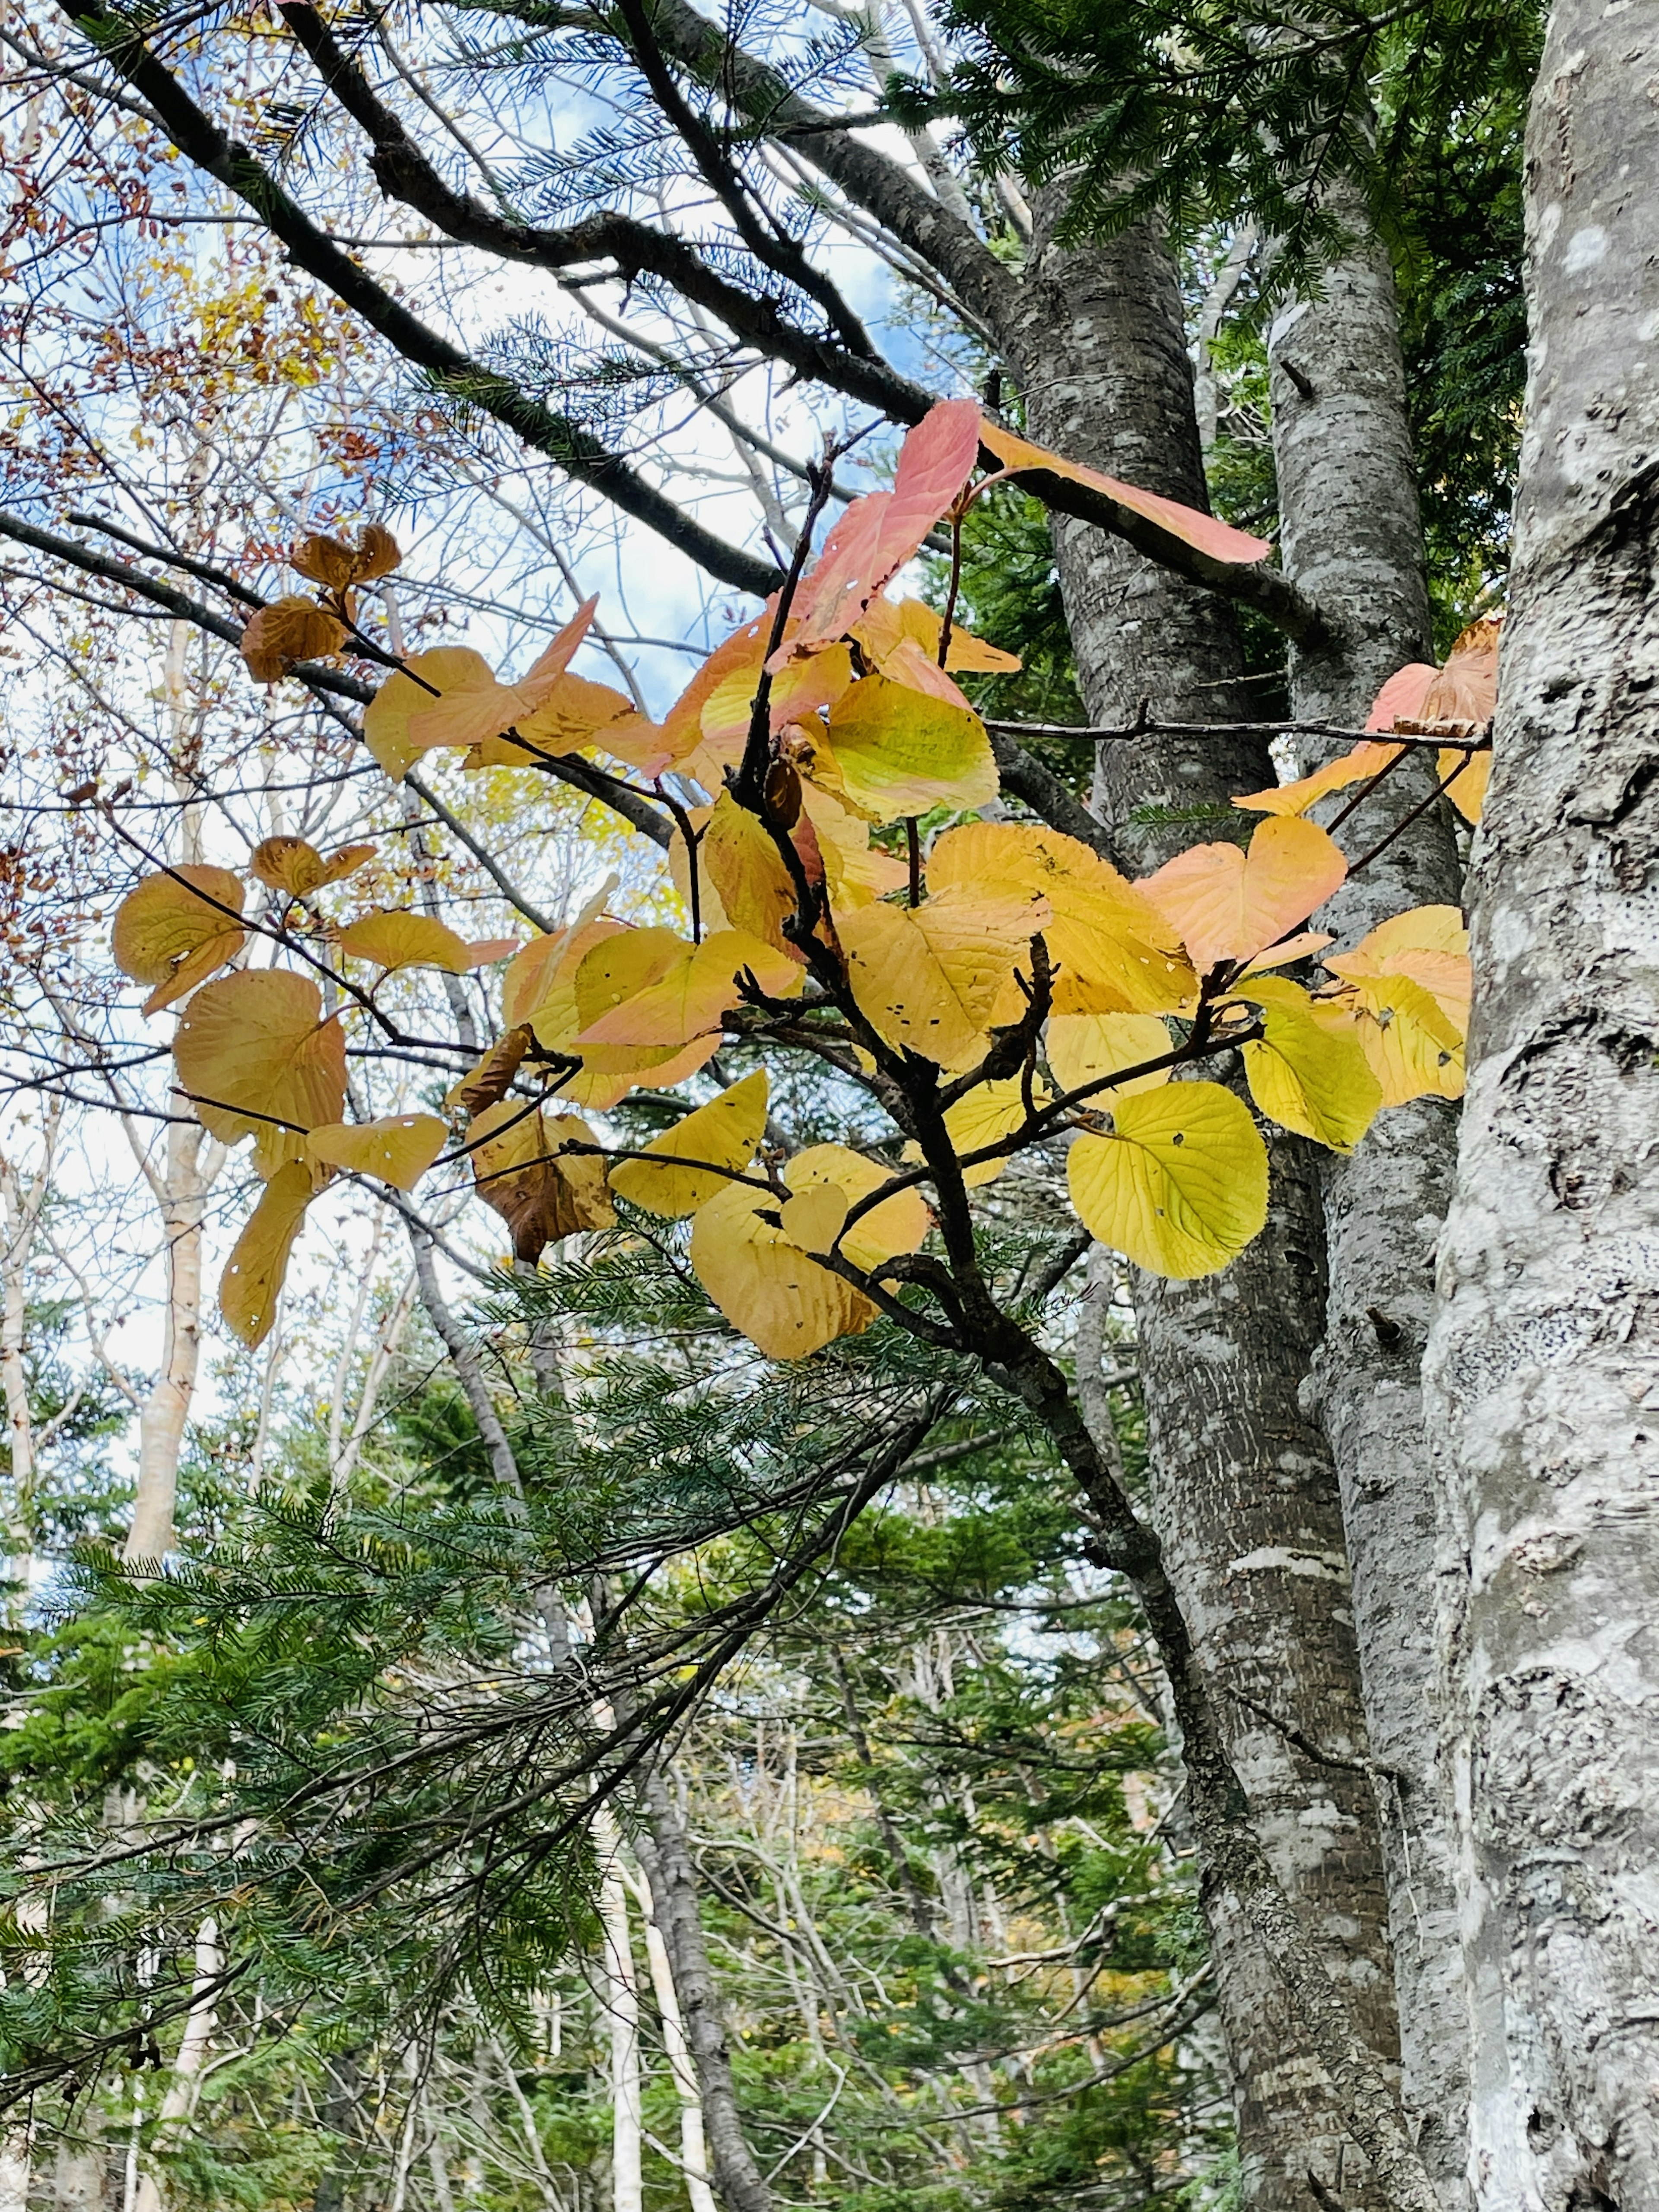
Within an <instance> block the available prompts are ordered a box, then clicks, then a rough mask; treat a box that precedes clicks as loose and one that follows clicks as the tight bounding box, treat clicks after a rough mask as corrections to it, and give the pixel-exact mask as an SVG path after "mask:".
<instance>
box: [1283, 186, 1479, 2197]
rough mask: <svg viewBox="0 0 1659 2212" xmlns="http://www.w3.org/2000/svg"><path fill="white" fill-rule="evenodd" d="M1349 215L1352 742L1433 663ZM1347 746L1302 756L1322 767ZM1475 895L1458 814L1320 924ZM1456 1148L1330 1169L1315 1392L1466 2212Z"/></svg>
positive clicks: (1397, 442) (1334, 314)
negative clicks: (1453, 1562) (1428, 660)
mask: <svg viewBox="0 0 1659 2212" xmlns="http://www.w3.org/2000/svg"><path fill="white" fill-rule="evenodd" d="M1332 197H1333V199H1334V203H1335V206H1336V210H1337V212H1338V213H1339V214H1340V216H1342V218H1343V220H1344V221H1345V222H1346V224H1347V225H1348V226H1349V229H1350V234H1351V241H1352V242H1351V244H1350V246H1349V249H1348V251H1347V252H1346V254H1345V255H1344V256H1343V258H1341V259H1340V260H1339V261H1337V262H1335V263H1334V264H1332V265H1331V266H1330V267H1328V269H1326V270H1324V271H1323V272H1322V277H1323V282H1322V288H1321V291H1320V295H1319V296H1318V298H1316V299H1306V300H1297V301H1291V302H1290V303H1289V304H1288V305H1287V306H1286V307H1284V308H1283V309H1282V310H1281V311H1280V312H1279V313H1278V314H1277V315H1276V316H1275V318H1274V319H1273V325H1272V327H1271V329H1270V331H1269V333H1268V359H1269V364H1270V370H1271V388H1272V402H1273V459H1274V465H1275V469H1276V471H1277V475H1278V479H1279V515H1280V520H1281V526H1282V527H1281V536H1280V550H1281V557H1282V559H1283V562H1284V565H1285V571H1286V573H1287V574H1290V575H1291V577H1293V578H1294V580H1296V581H1297V583H1298V584H1300V585H1301V586H1303V588H1304V590H1306V591H1308V592H1310V594H1312V596H1314V597H1315V598H1316V599H1318V601H1319V603H1320V605H1322V606H1323V607H1325V608H1327V609H1328V610H1329V611H1330V613H1331V614H1332V616H1333V617H1334V621H1335V632H1334V635H1333V637H1332V638H1331V640H1330V641H1328V643H1326V644H1325V645H1323V646H1322V647H1320V648H1318V649H1317V650H1298V651H1297V652H1295V653H1293V654H1292V656H1291V695H1292V703H1293V705H1294V708H1295V711H1296V713H1297V715H1298V716H1300V717H1302V718H1303V719H1304V720H1310V721H1314V720H1334V721H1339V722H1346V724H1348V725H1349V726H1351V727H1353V726H1358V725H1359V724H1361V723H1363V721H1364V717H1365V715H1366V714H1367V713H1368V711H1369V709H1370V702H1371V701H1372V700H1373V698H1374V697H1375V696H1376V692H1377V690H1379V689H1380V687H1381V686H1382V684H1383V683H1384V682H1385V681H1386V679H1387V678H1389V676H1390V675H1392V674H1393V672H1394V671H1395V669H1396V668H1398V667H1400V666H1401V665H1402V664H1403V663H1405V662H1406V661H1408V660H1420V659H1424V658H1425V656H1426V654H1427V653H1428V632H1429V601H1428V588H1427V582H1426V578H1425V566H1424V549H1423V532H1422V526H1421V521H1420V518H1419V509H1418V497H1417V484H1416V479H1415V476H1414V473H1413V455H1412V443H1411V434H1410V428H1409V425H1408V422H1407V414H1406V387H1405V376H1404V372H1403V369H1402V367H1401V351H1400V316H1399V306H1398V301H1397V300H1396V297H1395V283H1394V271H1393V269H1392V266H1391V265H1390V263H1389V257H1388V254H1387V252H1385V250H1384V249H1383V246H1382V244H1381V243H1380V241H1379V240H1377V239H1376V236H1375V234H1374V233H1373V232H1372V231H1371V229H1370V226H1369V222H1368V219H1367V216H1366V212H1365V209H1364V204H1363V203H1362V202H1361V200H1360V199H1359V197H1358V194H1357V193H1355V192H1353V191H1347V190H1344V189H1343V188H1342V187H1340V186H1338V187H1336V188H1335V189H1334V191H1333V194H1332ZM1345 749H1346V740H1345V741H1339V742H1337V743H1334V744H1328V745H1321V744H1312V745H1310V746H1307V747H1306V748H1305V750H1307V751H1308V752H1309V753H1310V755H1311V756H1312V757H1313V758H1315V759H1323V758H1326V757H1328V756H1329V755H1331V754H1333V753H1334V752H1337V751H1340V750H1345ZM1310 764H1311V762H1310ZM1436 775H1437V769H1436V767H1435V762H1434V756H1433V754H1432V753H1431V752H1428V751H1419V752H1418V753H1415V754H1413V755H1408V756H1407V757H1406V758H1405V759H1403V760H1402V761H1401V763H1399V764H1398V766H1397V767H1396V768H1395V770H1394V772H1393V773H1392V774H1391V775H1389V779H1388V780H1387V781H1386V782H1385V783H1384V784H1383V786H1382V787H1380V788H1379V789H1378V791H1377V792H1376V793H1375V795H1374V796H1373V797H1372V798H1371V799H1370V800H1366V801H1362V802H1361V804H1360V805H1359V806H1358V809H1357V810H1356V811H1354V812H1353V813H1352V815H1351V816H1350V817H1349V818H1348V821H1347V823H1346V827H1345V831H1344V836H1345V842H1346V846H1347V849H1348V850H1349V851H1350V852H1352V853H1356V854H1357V853H1360V852H1365V851H1369V850H1370V848H1371V847H1372V846H1373V845H1374V844H1375V843H1376V842H1378V841H1380V840H1381V838H1382V837H1383V836H1384V835H1385V834H1386V832H1387V831H1388V830H1389V829H1390V828H1391V827H1392V826H1393V825H1394V824H1395V823H1396V822H1398V821H1399V820H1401V818H1402V817H1404V816H1406V815H1407V814H1408V813H1409V812H1410V811H1411V810H1412V808H1413V806H1414V805H1417V804H1418V803H1419V801H1420V800H1421V799H1424V798H1425V797H1427V796H1428V794H1429V793H1431V791H1432V790H1433V787H1434V784H1435V781H1436ZM1350 798H1352V793H1342V794H1340V796H1339V797H1338V798H1337V799H1335V800H1334V801H1332V802H1330V803H1329V804H1328V805H1326V806H1324V807H1323V808H1322V809H1321V810H1319V814H1320V818H1322V819H1324V820H1330V819H1331V818H1333V817H1334V814H1335V813H1336V812H1337V811H1338V810H1339V809H1340V808H1341V807H1343V806H1344V805H1346V803H1347V801H1348V800H1349V799H1350ZM1460 893H1461V882H1460V870H1459V867H1458V862H1457V854H1456V848H1455V842H1454V840H1453V837H1452V835H1451V830H1450V826H1449V821H1448V819H1447V810H1446V808H1445V806H1444V805H1440V806H1437V807H1435V808H1433V809H1431V811H1429V812H1428V813H1427V814H1425V816H1423V817H1421V818H1420V819H1419V821H1417V822H1416V823H1413V825H1412V826H1411V827H1410V829H1407V831H1406V832H1405V834H1404V835H1403V836H1401V837H1400V838H1399V839H1398V840H1397V841H1396V842H1395V843H1394V844H1393V845H1392V846H1390V847H1389V849H1388V851H1387V852H1386V854H1383V857H1382V858H1381V859H1380V860H1377V861H1375V862H1373V863H1372V864H1371V866H1370V867H1369V868H1368V869H1367V870H1366V872H1365V873H1364V875H1363V876H1361V877H1359V878H1356V879H1355V880H1354V882H1352V884H1345V885H1344V886H1343V888H1342V890H1340V891H1339V892H1338V894H1337V896H1335V897H1334V899H1333V900H1331V902H1329V904H1328V906H1327V907H1326V908H1324V909H1323V910H1322V913H1321V914H1320V915H1319V916H1318V917H1317V919H1318V921H1319V923H1320V925H1321V927H1323V928H1326V929H1328V930H1330V931H1331V932H1332V933H1334V935H1335V937H1336V939H1337V940H1338V942H1339V944H1340V945H1342V946H1343V947H1344V948H1345V949H1346V947H1347V946H1348V945H1352V944H1353V943H1355V942H1357V941H1358V939H1359V938H1361V937H1363V936H1364V934H1365V933H1366V932H1367V931H1368V930H1369V929H1371V928H1373V927H1375V926H1376V923H1377V922H1379V921H1383V919H1384V918H1385V917H1386V916H1387V915H1392V914H1397V913H1399V912H1401V910H1402V909H1403V908H1407V907H1411V906H1421V905H1441V904H1455V903H1456V902H1457V901H1458V898H1459V896H1460ZM1455 1142H1456V1116H1455V1109H1453V1108H1452V1107H1451V1106H1450V1105H1449V1103H1446V1102H1444V1101H1442V1100H1439V1099H1419V1100H1416V1101H1414V1102H1413V1103H1412V1104H1411V1105H1409V1106H1404V1107H1398V1108H1395V1109H1393V1110H1392V1111H1390V1112H1389V1113H1387V1114H1385V1115H1383V1116H1382V1117H1381V1118H1380V1120H1379V1121H1377V1123H1376V1125H1375V1127H1373V1129H1372V1130H1371V1132H1370V1134H1369V1135H1368V1137H1367V1138H1366V1139H1365V1141H1364V1144H1363V1145H1361V1146H1360V1147H1359V1149H1358V1151H1357V1152H1355V1153H1353V1154H1352V1156H1351V1157H1348V1158H1341V1157H1340V1156H1339V1155H1337V1154H1335V1153H1326V1154H1322V1156H1321V1162H1320V1164H1321V1174H1322V1185H1323V1189H1324V1197H1325V1237H1326V1253H1327V1266H1328V1274H1329V1292H1328V1302H1327V1306H1326V1314H1325V1329H1324V1336H1323V1340H1322V1343H1321V1344H1320V1346H1318V1349H1317V1351H1316V1355H1315V1359H1314V1372H1313V1376H1312V1378H1311V1389H1312V1394H1313V1395H1316V1397H1317V1401H1318V1404H1319V1408H1320V1411H1321V1413H1322V1417H1323V1422H1324V1426H1325V1431H1326V1433H1327V1435H1328V1437H1329V1438H1330V1442H1331V1447H1332V1451H1333V1454H1334V1458H1335V1462H1336V1471H1337V1478H1338V1481H1339V1484H1340V1490H1341V1498H1342V1518H1343V1528H1344V1534H1345V1537H1346V1547H1347V1553H1348V1560H1349V1566H1350V1571H1351V1573H1352V1589H1353V1609H1354V1625H1355V1632H1356V1637H1357V1640H1358V1651H1359V1667H1360V1682H1361V1688H1362V1692H1363V1695H1364V1708H1365V1725H1366V1732H1367V1735H1368V1736H1369V1738H1370V1754H1371V1757H1372V1758H1373V1759H1376V1760H1377V1761H1378V1762H1380V1763H1381V1765H1384V1766H1386V1767H1388V1768H1389V1769H1390V1770H1392V1771H1393V1773H1394V1774H1395V1776H1397V1777H1398V1778H1399V1779H1398V1781H1397V1782H1394V1783H1390V1782H1389V1781H1387V1780H1384V1781H1383V1784H1382V1790H1383V1808H1384V1817H1383V1821H1382V1824H1381V1826H1382V1844H1383V1869H1384V1875H1385V1878H1386V1881H1387V1884H1388V1896H1389V1937H1390V1948H1391V1951H1392V1954H1393V1960H1394V1977H1395V1994H1396V1999H1397V2002H1398V2007H1399V2014H1400V2042H1401V2101H1402V2102H1403V2104H1404V2106H1405V2107H1406V2112H1407V2118H1408V2120H1409V2122H1410V2124H1411V2125H1412V2127H1413V2131H1414V2133H1415V2135H1416V2137H1417V2142H1418V2148H1419V2152H1420V2153H1421V2154H1422V2156H1423V2159H1424V2161H1425V2164H1426V2165H1427V2166H1428V2168H1429V2170H1430V2172H1431V2174H1432V2175H1433V2177H1434V2180H1435V2184H1436V2186H1437V2189H1438V2190H1439V2191H1440V2193H1441V2196H1442V2197H1443V2201H1444V2202H1445V2203H1447V2204H1448V2205H1449V2206H1455V2205H1458V2204H1460V2203H1463V2202H1464V2201H1465V2190H1464V2185H1463V2164H1464V2154H1463V2134H1464V2107H1465V2102H1466V2097H1467V2080H1468V2054H1467V2041H1468V2037H1467V2028H1466V2023H1465V2019H1464V2013H1463V2004H1462V1988H1461V1975H1460V1971H1459V1966H1458V1955H1457V1944H1456V1908H1455V1898H1454V1891H1453V1881H1452V1846H1451V1840H1450V1827H1449V1817H1448V1814H1447V1809H1446V1807H1445V1805H1444V1803H1443V1798H1442V1795H1441V1791H1440V1789H1439V1786H1438V1777H1437V1766H1436V1734H1437V1711H1436V1704H1435V1699H1434V1695H1433V1684H1434V1674H1435V1662H1434V1653H1433V1626H1432V1608H1431V1607H1429V1606H1426V1605H1425V1602H1424V1592H1425V1590H1426V1589H1430V1588H1431V1586H1432V1583H1433V1577H1434V1558H1435V1514H1436V1505H1435V1484H1434V1475H1433V1470H1432V1468H1431V1462H1430V1454H1429V1446H1428V1437H1427V1434H1426V1431H1425V1427H1424V1420H1423V1407H1422V1396H1421V1390H1420V1387H1419V1375H1418V1369H1419V1363H1420V1360H1421V1358H1422V1352H1423V1346H1424V1344H1425V1340H1426V1337H1427V1334H1428V1323H1429V1308H1430V1299H1431V1272H1432V1252H1433V1245H1434V1239H1435V1237H1436V1236H1437V1233H1438V1230H1439V1226H1440V1224H1441V1221H1442V1219H1443V1217H1444V1214H1445V1210H1446V1206H1447V1203H1448V1200H1449V1196H1450V1186H1451V1171H1452V1158H1453V1152H1454V1148H1455Z"/></svg>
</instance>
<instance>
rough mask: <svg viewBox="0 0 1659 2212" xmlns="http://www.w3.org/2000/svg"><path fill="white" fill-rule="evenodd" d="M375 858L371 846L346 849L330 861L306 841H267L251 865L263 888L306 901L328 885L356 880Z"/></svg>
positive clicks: (255, 849)
mask: <svg viewBox="0 0 1659 2212" xmlns="http://www.w3.org/2000/svg"><path fill="white" fill-rule="evenodd" d="M373 859H374V847H373V846H372V845H343V846H342V847H341V848H340V850H339V851H338V852H337V853H336V854H334V855H333V857H332V858H331V859H330V860H325V859H324V858H323V856H322V854H320V853H319V851H318V850H317V848H316V847H315V846H314V845H308V844H307V842H306V841H305V839H304V838H303V837H267V838H266V839H265V840H264V843H263V844H260V845H256V846H255V847H254V848H253V858H252V860H251V861H250V862H249V863H248V865H249V866H250V867H251V869H252V872H253V873H254V874H255V875H256V876H257V877H258V879H259V881H260V882H261V883H262V884H270V888H271V890H274V891H286V892H287V893H288V895H289V897H290V898H305V897H306V896H308V894H309V893H311V892H312V891H315V890H322V888H323V886H324V885H325V884H337V883H339V882H341V881H342V880H343V878H345V877H347V876H355V875H356V872H357V871H358V869H359V868H361V867H362V866H363V864H364V862H365V861H367V860H373Z"/></svg>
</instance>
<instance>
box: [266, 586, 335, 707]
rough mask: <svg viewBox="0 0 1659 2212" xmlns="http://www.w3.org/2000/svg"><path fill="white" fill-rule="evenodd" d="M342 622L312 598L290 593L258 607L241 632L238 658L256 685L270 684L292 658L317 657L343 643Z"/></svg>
mask: <svg viewBox="0 0 1659 2212" xmlns="http://www.w3.org/2000/svg"><path fill="white" fill-rule="evenodd" d="M345 638H346V633H345V624H344V623H343V622H342V621H341V620H340V619H339V617H338V616H337V615H331V614H330V612H329V611H328V609H327V608H326V607H319V605H317V603H316V601H315V600H314V599H301V598H300V597H298V596H297V595H295V594H294V593H291V592H290V593H289V595H288V596H287V597H285V598H283V599H273V600H272V601H271V602H270V605H269V606H265V607H261V608H260V610H259V611H258V614H257V615H255V616H254V617H253V619H252V622H250V623H249V624H248V626H247V628H246V629H245V630H244V631H243V632H242V641H241V651H242V658H243V659H244V660H245V661H246V663H247V665H248V673H249V674H250V675H251V676H252V677H253V678H254V679H255V680H256V682H258V683H260V684H274V683H275V682H276V679H277V678H278V677H279V676H282V675H283V674H284V673H285V672H286V671H288V670H289V668H291V667H292V666H293V665H294V663H295V661H296V660H321V659H325V658H326V657H327V656H328V655H329V654H330V653H337V652H338V651H339V650H340V647H342V646H343V644H344V643H345Z"/></svg>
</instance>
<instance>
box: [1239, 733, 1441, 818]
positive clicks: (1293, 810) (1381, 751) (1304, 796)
mask: <svg viewBox="0 0 1659 2212" xmlns="http://www.w3.org/2000/svg"><path fill="white" fill-rule="evenodd" d="M1400 754H1401V747H1400V746H1399V745H1379V744H1359V745H1356V746H1355V747H1354V748H1353V750H1352V752H1346V753H1344V754H1343V755H1342V756H1341V757H1340V759H1337V760H1334V761H1327V762H1326V763H1325V765H1324V767H1323V768H1316V769H1315V770H1314V772H1313V774H1312V775H1304V776H1299V777H1298V778H1297V781H1295V782H1294V783H1275V784H1270V785H1269V786H1268V787H1267V790H1266V791H1251V792H1246V793H1244V794H1243V796H1242V797H1241V798H1237V799H1234V801H1233V805H1235V806H1242V807H1244V808H1246V809H1247V810H1248V811H1249V812H1251V813H1253V814H1305V813H1306V812H1307V811H1308V809H1309V808H1310V806H1311V805H1314V804H1315V802H1316V800H1318V799H1324V798H1325V797H1327V796H1328V794H1329V793H1331V792H1333V791H1346V789H1347V787H1348V786H1349V785H1350V784H1351V783H1363V782H1364V781H1365V779H1366V777H1367V776H1372V775H1376V773H1377V771H1378V770H1379V769H1385V768H1387V766H1388V765H1389V762H1390V761H1395V760H1398V759H1399V757H1400Z"/></svg>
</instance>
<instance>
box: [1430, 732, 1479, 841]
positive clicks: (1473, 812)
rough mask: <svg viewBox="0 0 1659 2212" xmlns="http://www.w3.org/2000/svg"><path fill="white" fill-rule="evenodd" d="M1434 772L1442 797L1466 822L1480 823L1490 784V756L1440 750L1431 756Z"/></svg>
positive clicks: (1448, 748)
mask: <svg viewBox="0 0 1659 2212" xmlns="http://www.w3.org/2000/svg"><path fill="white" fill-rule="evenodd" d="M1434 758H1435V769H1436V772H1437V775H1438V776H1439V778H1440V781H1441V782H1442V783H1443V784H1444V785H1445V787H1446V796H1447V798H1448V799H1450V801H1451V803H1452V805H1454V806H1455V808H1456V809H1457V811H1458V812H1459V813H1460V814H1461V815H1462V817H1463V819H1464V820H1465V821H1466V822H1469V823H1474V822H1478V821H1479V820H1480V817H1481V814H1482V813H1483V811H1485V808H1486V788H1487V786H1488V785H1489V784H1490V783H1491V781H1492V754H1491V753H1490V752H1489V751H1488V752H1483V753H1466V752H1462V751H1460V750H1457V749H1456V748H1455V746H1449V745H1447V746H1443V747H1442V748H1441V750H1439V751H1438V752H1437V754H1436V755H1435V757H1434Z"/></svg>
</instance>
